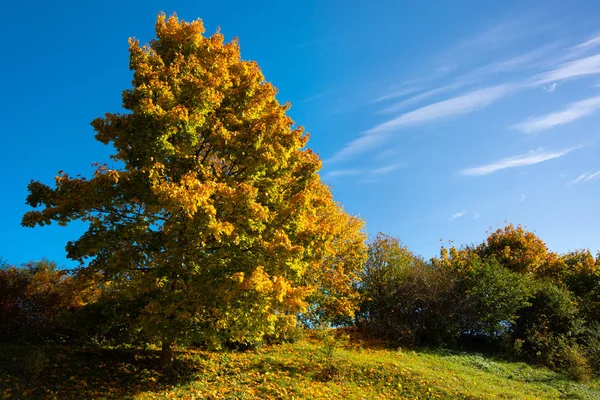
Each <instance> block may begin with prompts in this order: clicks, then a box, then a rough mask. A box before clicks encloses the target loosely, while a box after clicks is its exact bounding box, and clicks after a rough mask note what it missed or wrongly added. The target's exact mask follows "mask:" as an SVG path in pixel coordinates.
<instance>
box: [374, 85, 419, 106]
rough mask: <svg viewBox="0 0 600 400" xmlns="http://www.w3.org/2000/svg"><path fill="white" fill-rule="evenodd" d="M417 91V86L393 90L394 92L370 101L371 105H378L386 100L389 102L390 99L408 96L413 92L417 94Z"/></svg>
mask: <svg viewBox="0 0 600 400" xmlns="http://www.w3.org/2000/svg"><path fill="white" fill-rule="evenodd" d="M419 90H420V88H419V87H417V86H415V87H408V88H404V89H398V90H394V91H392V92H390V93H388V94H385V95H383V96H380V97H378V98H376V99H374V100H372V101H371V103H379V102H382V101H386V100H390V99H395V98H398V97H404V96H408V95H409V94H413V93H415V92H418V91H419Z"/></svg>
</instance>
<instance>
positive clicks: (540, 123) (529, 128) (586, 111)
mask: <svg viewBox="0 0 600 400" xmlns="http://www.w3.org/2000/svg"><path fill="white" fill-rule="evenodd" d="M599 108H600V96H598V97H592V98H590V99H586V100H582V101H578V102H576V103H572V104H570V105H568V106H567V107H566V108H564V109H563V110H561V111H557V112H553V113H550V114H546V115H542V116H539V117H535V118H530V119H529V120H528V121H525V122H521V123H518V124H515V125H513V126H512V127H513V128H515V129H518V130H520V131H521V132H523V133H534V132H540V131H545V130H547V129H550V128H554V127H555V126H559V125H564V124H567V123H569V122H573V121H576V120H578V119H580V118H583V117H586V116H588V115H590V114H593V113H594V112H595V111H596V110H598V109H599Z"/></svg>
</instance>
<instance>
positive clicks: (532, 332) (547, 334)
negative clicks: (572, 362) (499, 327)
mask: <svg viewBox="0 0 600 400" xmlns="http://www.w3.org/2000/svg"><path fill="white" fill-rule="evenodd" d="M529 302H530V303H531V305H530V306H528V307H525V308H523V309H522V310H521V312H520V313H519V318H518V320H517V324H516V326H515V331H514V339H516V340H522V342H523V345H522V355H523V356H525V357H526V358H528V359H529V360H531V361H535V362H541V363H543V364H546V365H548V366H550V367H555V368H556V367H560V366H561V364H564V362H565V357H564V354H565V351H567V352H568V350H567V349H568V348H569V347H572V346H574V345H575V344H576V342H577V338H578V336H579V335H580V334H581V333H582V332H583V320H582V319H581V318H580V317H579V310H578V308H577V305H576V304H575V301H574V299H573V297H572V294H571V293H570V292H569V291H568V290H567V289H565V288H563V287H559V286H557V285H555V284H554V283H552V282H550V281H539V282H537V283H536V284H535V287H534V293H533V295H532V296H531V298H530V299H529Z"/></svg>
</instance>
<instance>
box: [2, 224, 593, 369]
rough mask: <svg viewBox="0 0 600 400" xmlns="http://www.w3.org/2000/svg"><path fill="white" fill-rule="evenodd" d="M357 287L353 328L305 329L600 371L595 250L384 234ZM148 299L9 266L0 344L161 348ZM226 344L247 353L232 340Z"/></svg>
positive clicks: (127, 287)
mask: <svg viewBox="0 0 600 400" xmlns="http://www.w3.org/2000/svg"><path fill="white" fill-rule="evenodd" d="M353 279H354V287H355V288H356V292H355V293H353V294H351V295H350V294H349V295H348V297H347V298H346V299H342V298H337V299H336V301H344V300H346V301H352V302H353V303H354V304H353V305H354V308H355V309H357V310H358V311H357V313H356V314H355V317H354V318H352V319H348V318H342V319H337V320H336V319H335V318H334V319H332V318H331V315H326V314H322V313H321V314H319V313H312V314H310V313H302V314H298V315H297V321H298V322H299V325H304V326H305V327H314V326H316V325H319V324H327V323H329V324H331V323H333V324H337V325H340V324H352V325H355V326H357V327H359V328H360V329H361V330H362V331H363V332H365V334H368V335H372V336H374V337H377V338H381V339H384V340H386V341H388V342H390V343H397V344H401V345H405V346H435V347H440V346H443V347H456V346H470V347H471V348H476V349H485V350H486V351H487V352H492V353H496V354H502V355H509V356H513V357H517V358H519V359H525V360H528V361H530V362H534V363H541V364H544V365H547V366H549V367H551V368H554V369H558V370H563V371H565V372H567V373H569V374H570V375H572V376H573V377H574V378H577V379H588V378H590V377H591V376H593V375H594V374H598V371H600V257H599V256H597V257H596V258H594V256H593V255H592V254H591V253H590V252H589V251H588V250H577V251H572V252H569V253H567V254H562V255H559V254H556V253H553V252H551V251H549V250H548V248H547V247H546V245H545V244H544V243H543V242H542V241H541V240H540V239H539V238H538V237H537V236H536V235H534V234H533V233H531V232H528V231H526V230H525V229H524V228H523V227H521V226H518V227H515V226H513V225H508V226H506V227H505V228H503V229H498V230H497V231H495V232H493V233H491V234H490V235H489V236H488V238H487V239H486V241H485V242H483V243H481V244H479V245H471V246H465V247H462V248H456V247H451V248H449V249H447V248H445V247H442V249H441V252H440V255H439V256H438V257H436V258H433V259H431V260H430V261H426V260H424V259H422V258H421V257H419V256H418V255H416V254H414V253H412V252H411V251H410V250H409V249H408V248H407V247H406V246H403V245H402V244H401V243H400V241H399V240H398V239H395V238H393V237H390V236H386V235H383V234H379V235H378V236H377V237H375V238H374V239H373V240H371V242H370V243H369V246H368V259H367V260H366V262H365V263H364V266H363V268H362V269H361V273H360V274H358V275H356V276H354V277H353ZM356 293H358V294H359V296H357V294H356ZM146 297H147V294H145V292H144V291H143V290H132V287H131V282H125V281H124V282H119V281H116V280H115V281H107V280H105V279H102V277H101V276H99V275H94V274H91V273H89V272H88V270H86V269H81V270H79V271H68V270H62V269H59V268H57V266H56V264H55V263H53V262H51V261H48V260H41V261H37V262H30V263H28V264H26V265H23V266H21V267H15V266H11V265H8V264H7V263H6V262H3V263H2V265H1V267H0V325H1V326H2V329H1V330H0V340H2V341H3V342H21V343H29V344H30V343H48V342H52V343H70V344H81V345H97V346H107V345H109V346H134V347H141V346H146V345H148V344H152V343H157V341H159V340H158V338H156V337H153V336H150V335H149V334H148V333H147V332H151V330H149V329H145V324H147V323H148V322H147V320H146V319H145V318H143V317H142V313H143V312H145V311H146V310H145V308H147V305H148V304H149V300H150V299H148V298H146ZM309 310H310V307H309ZM190 318H193V316H190ZM249 329H250V327H249ZM297 334H298V332H297V331H295V330H293V329H288V330H287V331H286V332H277V333H276V334H274V335H266V336H265V337H264V338H263V340H262V342H278V341H285V340H293V339H294V338H295V337H296V336H297ZM224 340H225V343H224V344H225V345H230V346H234V347H239V346H243V345H244V343H240V342H236V340H235V338H234V337H231V338H226V337H225V339H224ZM196 344H197V345H204V346H207V345H209V343H206V342H204V343H196ZM253 345H256V343H253Z"/></svg>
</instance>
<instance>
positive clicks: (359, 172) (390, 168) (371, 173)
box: [326, 163, 406, 179]
mask: <svg viewBox="0 0 600 400" xmlns="http://www.w3.org/2000/svg"><path fill="white" fill-rule="evenodd" d="M405 165H406V164H403V163H394V164H389V165H385V166H383V167H378V168H372V169H354V168H350V169H335V170H332V171H329V172H328V173H327V174H326V176H327V177H328V178H339V177H344V176H360V177H362V178H366V179H375V178H378V177H381V176H383V175H387V174H390V173H392V172H394V171H397V170H399V169H400V168H402V167H404V166H405Z"/></svg>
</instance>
